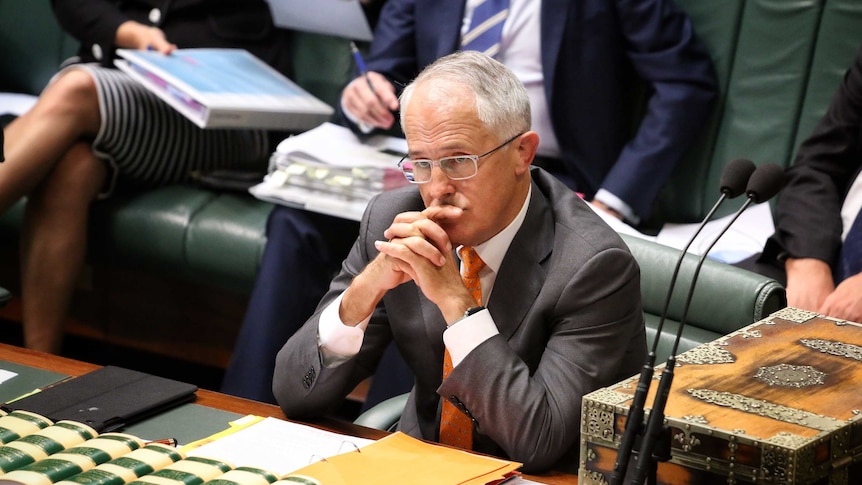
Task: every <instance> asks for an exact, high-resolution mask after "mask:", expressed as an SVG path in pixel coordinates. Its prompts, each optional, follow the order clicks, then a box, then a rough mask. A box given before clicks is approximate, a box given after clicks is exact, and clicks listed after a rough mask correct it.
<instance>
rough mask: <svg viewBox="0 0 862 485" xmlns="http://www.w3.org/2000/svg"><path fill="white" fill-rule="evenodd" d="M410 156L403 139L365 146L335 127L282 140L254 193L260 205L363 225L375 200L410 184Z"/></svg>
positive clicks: (374, 140) (378, 140)
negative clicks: (404, 168)
mask: <svg viewBox="0 0 862 485" xmlns="http://www.w3.org/2000/svg"><path fill="white" fill-rule="evenodd" d="M406 152H407V143H406V141H405V140H404V139H402V138H395V137H387V136H374V137H370V138H368V139H367V140H363V141H360V140H359V139H358V138H357V137H356V135H354V134H353V133H352V132H351V131H350V130H349V129H347V128H344V127H342V126H338V125H334V124H332V123H324V124H322V125H321V126H319V127H317V128H315V129H313V130H310V131H307V132H305V133H302V134H299V135H295V136H291V137H289V138H287V139H285V140H284V141H282V142H281V143H280V144H279V145H278V147H277V148H276V151H275V153H274V154H273V156H272V158H271V160H270V170H269V174H268V175H267V176H266V177H265V178H264V180H263V182H261V183H260V184H258V185H256V186H254V187H252V188H251V189H250V192H251V193H252V194H253V195H254V196H255V197H257V198H259V199H261V200H267V201H270V202H275V203H277V204H284V205H290V206H295V207H301V208H304V209H307V210H311V211H315V212H321V213H324V214H329V215H334V216H338V217H343V218H345V219H352V220H356V221H358V220H360V218H361V217H362V213H363V212H364V211H365V206H366V205H367V204H368V201H369V200H370V199H371V197H373V196H374V195H376V194H378V193H380V192H382V191H384V190H389V189H392V188H396V187H400V186H403V185H407V184H409V182H408V181H407V179H406V178H405V177H404V175H403V174H402V173H401V171H400V169H398V161H399V160H401V158H403V157H404V154H405V153H406Z"/></svg>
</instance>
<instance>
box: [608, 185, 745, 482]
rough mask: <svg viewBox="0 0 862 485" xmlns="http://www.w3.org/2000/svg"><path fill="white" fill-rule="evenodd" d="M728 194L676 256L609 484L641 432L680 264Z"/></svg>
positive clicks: (618, 476)
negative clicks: (645, 405)
mask: <svg viewBox="0 0 862 485" xmlns="http://www.w3.org/2000/svg"><path fill="white" fill-rule="evenodd" d="M729 194H730V191H727V190H722V191H721V196H720V197H719V198H718V200H717V201H716V202H715V204H714V205H713V206H712V209H710V210H709V213H707V215H706V217H704V218H703V221H701V223H700V226H698V228H697V230H696V231H695V232H694V235H692V236H691V239H689V241H688V243H687V244H686V245H685V247H684V248H683V249H682V251H681V252H680V254H679V258H677V260H676V266H675V267H674V269H673V273H672V274H671V277H670V286H669V287H668V291H667V297H666V298H665V302H664V307H663V309H662V312H661V318H660V319H659V322H658V327H657V328H656V334H655V338H653V343H652V348H651V349H650V351H649V353H648V354H647V360H646V362H644V365H643V367H642V368H641V374H640V379H639V380H638V385H637V387H636V388H635V394H634V397H633V398H632V403H631V405H630V406H629V412H628V417H627V418H626V427H625V430H624V431H623V435H622V441H620V447H619V451H618V452H617V459H616V462H614V469H613V472H612V474H611V480H610V483H611V485H622V483H623V480H624V479H625V475H626V470H627V468H628V465H629V459H630V458H631V454H632V451H633V449H634V444H635V440H636V439H637V437H638V436H639V435H640V434H641V432H642V431H643V428H644V423H643V418H644V404H645V403H646V398H647V394H648V392H649V388H650V384H651V382H652V377H653V372H654V371H655V369H654V366H655V359H656V351H657V349H658V343H659V337H660V336H661V331H662V328H663V327H664V322H665V320H666V318H667V311H668V307H669V306H670V300H671V297H672V296H673V289H674V286H675V285H676V280H677V276H678V275H679V269H680V266H682V261H683V259H684V258H685V255H686V253H687V252H688V249H689V247H691V245H692V244H693V243H694V240H695V239H697V236H698V235H700V232H701V231H702V230H703V228H704V227H706V224H707V222H709V220H710V219H712V216H713V215H715V211H717V210H718V207H719V206H720V205H721V204H722V203H724V201H725V200H727V199H728V198H729ZM713 244H714V243H713ZM677 342H679V336H678V337H677ZM674 350H676V344H674Z"/></svg>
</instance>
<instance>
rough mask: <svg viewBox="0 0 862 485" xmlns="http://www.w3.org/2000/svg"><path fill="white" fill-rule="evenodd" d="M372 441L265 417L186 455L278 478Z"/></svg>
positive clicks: (354, 449)
mask: <svg viewBox="0 0 862 485" xmlns="http://www.w3.org/2000/svg"><path fill="white" fill-rule="evenodd" d="M373 442H374V441H373V440H368V439H364V438H356V437H353V436H349V435H344V434H339V433H333V432H331V431H324V430H321V429H318V428H314V427H312V426H307V425H303V424H298V423H292V422H290V421H284V420H281V419H276V418H266V419H263V420H261V421H260V422H257V423H255V424H252V425H251V426H248V427H245V428H243V429H241V430H239V431H237V432H235V433H231V434H228V435H226V436H224V437H221V438H218V439H216V440H214V441H212V442H209V443H207V444H205V445H202V446H200V447H198V448H195V449H193V450H190V451H189V452H188V455H189V456H200V457H205V458H213V459H218V460H224V461H226V462H228V463H230V464H232V465H233V466H234V468H236V467H240V466H249V467H255V468H262V469H264V470H268V471H270V472H271V473H273V474H275V475H277V476H279V477H281V476H284V475H286V474H288V473H290V472H292V471H295V470H298V469H300V468H302V467H305V466H307V465H309V464H311V463H314V462H317V461H319V460H322V459H323V458H329V457H332V456H335V455H338V454H340V453H346V452H351V451H353V452H355V451H356V450H357V449H359V448H362V447H364V446H366V445H368V444H370V443H373Z"/></svg>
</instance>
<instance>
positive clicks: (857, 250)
mask: <svg viewBox="0 0 862 485" xmlns="http://www.w3.org/2000/svg"><path fill="white" fill-rule="evenodd" d="M860 271H862V211H860V212H859V214H856V220H854V221H853V225H852V226H850V231H849V232H847V237H845V238H844V244H843V245H842V246H841V260H840V261H839V266H838V277H839V278H840V280H841V281H843V280H844V279H846V278H849V277H851V276H853V275H855V274H858V273H859V272H860Z"/></svg>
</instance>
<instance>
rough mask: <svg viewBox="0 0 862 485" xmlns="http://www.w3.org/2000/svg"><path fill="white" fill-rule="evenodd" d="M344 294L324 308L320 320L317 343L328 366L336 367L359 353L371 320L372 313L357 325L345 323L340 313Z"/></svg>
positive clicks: (325, 364)
mask: <svg viewBox="0 0 862 485" xmlns="http://www.w3.org/2000/svg"><path fill="white" fill-rule="evenodd" d="M342 296H344V293H342V294H341V295H338V298H336V299H335V301H333V302H332V303H330V304H329V306H327V307H326V308H324V309H323V312H321V313H320V319H319V320H318V326H317V345H318V347H319V348H320V355H321V358H322V361H323V365H324V366H327V367H335V366H337V365H339V364H341V363H342V362H344V361H346V360H349V359H350V358H351V357H353V356H354V355H356V354H358V353H359V349H360V347H362V340H363V338H365V329H366V328H367V327H368V322H369V321H370V320H371V315H368V316H367V317H365V319H364V320H362V321H361V322H359V324H358V325H356V326H355V327H353V326H350V325H345V324H344V322H342V321H341V316H339V314H338V310H339V308H340V307H341V297H342Z"/></svg>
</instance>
